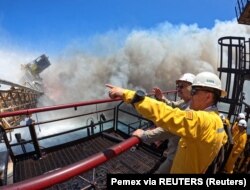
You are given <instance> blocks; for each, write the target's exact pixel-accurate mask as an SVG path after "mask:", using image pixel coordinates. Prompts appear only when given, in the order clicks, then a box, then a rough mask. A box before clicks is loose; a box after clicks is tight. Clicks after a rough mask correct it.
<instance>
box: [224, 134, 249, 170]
mask: <svg viewBox="0 0 250 190" xmlns="http://www.w3.org/2000/svg"><path fill="white" fill-rule="evenodd" d="M233 142H234V145H233V148H232V151H231V153H230V156H229V158H228V160H227V163H226V165H225V171H226V172H227V173H233V170H234V165H235V162H236V161H237V159H238V158H239V156H240V154H241V153H242V151H243V150H244V148H245V146H246V142H247V132H246V130H244V131H242V132H240V131H239V130H235V132H234V133H233Z"/></svg>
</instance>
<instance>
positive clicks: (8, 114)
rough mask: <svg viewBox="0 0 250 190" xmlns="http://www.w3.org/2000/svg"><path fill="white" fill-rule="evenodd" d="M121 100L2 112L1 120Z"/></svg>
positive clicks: (174, 91) (113, 100)
mask: <svg viewBox="0 0 250 190" xmlns="http://www.w3.org/2000/svg"><path fill="white" fill-rule="evenodd" d="M176 92H177V90H169V91H163V93H164V94H167V93H176ZM148 95H150V96H152V95H154V94H152V93H151V94H148ZM121 100H122V99H121V98H116V99H109V98H108V99H102V100H93V101H85V102H77V103H71V104H63V105H55V106H48V107H41V108H32V109H26V110H17V111H12V112H2V113H0V118H4V117H11V116H17V115H30V114H33V113H39V112H46V111H53V110H59V109H66V108H75V107H80V106H88V105H93V104H101V103H108V102H115V101H121Z"/></svg>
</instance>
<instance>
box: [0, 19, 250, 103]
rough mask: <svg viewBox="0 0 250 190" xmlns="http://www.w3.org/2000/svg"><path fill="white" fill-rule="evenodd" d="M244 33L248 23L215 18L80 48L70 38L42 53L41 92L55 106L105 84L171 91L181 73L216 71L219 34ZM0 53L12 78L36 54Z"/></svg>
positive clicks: (105, 38) (89, 95)
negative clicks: (209, 23)
mask: <svg viewBox="0 0 250 190" xmlns="http://www.w3.org/2000/svg"><path fill="white" fill-rule="evenodd" d="M249 33H250V27H249V26H245V25H240V24H238V23H237V22H236V20H232V21H223V22H222V21H219V20H217V21H215V25H214V27H213V28H212V29H207V28H199V27H198V26H197V24H193V25H185V24H182V25H172V24H171V23H168V22H165V23H161V24H159V25H158V26H157V27H155V28H151V29H145V30H143V29H140V30H139V29H137V30H132V31H123V30H118V31H111V32H108V33H106V34H103V35H99V36H95V37H93V38H92V39H88V40H86V43H87V44H86V43H85V44H84V45H82V46H81V45H79V44H80V43H77V42H76V41H75V42H74V43H72V44H69V45H68V46H67V47H65V51H64V52H63V53H61V54H60V55H49V53H47V56H49V59H50V61H51V63H52V65H51V66H50V67H49V68H48V69H46V70H45V71H44V72H43V73H42V74H41V77H42V78H43V82H44V84H45V93H46V96H48V97H49V98H50V99H52V100H53V103H54V104H55V103H56V104H61V103H70V102H75V101H84V100H91V99H100V98H106V97H107V94H106V89H105V86H104V84H105V83H111V84H114V85H119V86H122V87H125V88H134V89H135V88H143V89H145V90H146V91H150V90H151V89H152V88H153V87H154V86H159V87H160V88H162V89H165V90H167V89H173V88H175V80H176V79H178V77H179V76H180V75H181V74H183V73H184V72H191V73H194V74H197V73H199V72H201V71H212V72H215V73H216V71H217V66H218V64H219V57H220V55H219V53H220V51H219V45H218V39H219V38H220V37H223V36H241V37H248V36H249ZM81 43H84V42H81ZM8 47H10V46H8ZM20 49H21V48H20ZM42 53H44V52H41V53H40V54H42ZM0 56H1V59H0V65H1V68H2V71H3V72H2V74H1V77H0V78H2V79H4V80H10V81H13V80H15V81H13V82H17V81H16V80H18V76H19V75H20V74H19V71H20V65H21V64H26V63H28V62H30V61H31V60H33V59H34V58H36V57H38V56H39V54H37V53H35V52H24V51H21V50H17V47H15V49H10V48H9V49H4V48H3V47H1V48H0ZM13 76H14V77H13ZM248 94H249V93H247V96H249V95H248ZM45 99H46V98H43V99H41V100H45ZM50 103H52V102H41V104H42V105H47V104H50Z"/></svg>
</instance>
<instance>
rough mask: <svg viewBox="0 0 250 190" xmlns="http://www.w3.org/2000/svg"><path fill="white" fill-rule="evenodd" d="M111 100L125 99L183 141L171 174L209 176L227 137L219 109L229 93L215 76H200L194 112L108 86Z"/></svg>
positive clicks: (195, 87)
mask: <svg viewBox="0 0 250 190" xmlns="http://www.w3.org/2000/svg"><path fill="white" fill-rule="evenodd" d="M106 86H107V87H108V88H110V89H109V96H110V98H117V97H119V98H123V100H124V101H125V102H126V103H131V104H132V105H133V106H134V107H135V108H136V110H137V111H138V112H139V113H140V114H142V116H144V117H145V118H147V119H149V120H151V121H153V122H154V123H155V125H156V126H161V127H162V128H163V129H164V130H166V131H169V132H171V133H173V134H176V135H178V136H180V137H181V139H180V141H179V145H178V149H177V152H176V155H175V158H174V161H173V165H172V168H171V172H170V173H205V172H206V170H207V168H208V166H209V165H210V164H211V163H212V161H213V160H214V159H215V158H216V156H217V154H218V152H219V150H220V148H221V147H222V146H223V143H225V142H226V139H227V136H226V133H225V131H224V128H223V123H222V121H221V118H220V117H219V114H218V110H217V107H216V104H217V101H218V100H219V97H220V96H225V95H226V92H225V91H224V90H222V88H221V81H220V79H219V78H218V76H217V75H215V74H214V73H211V72H202V73H199V74H198V75H197V76H196V77H195V79H194V82H193V84H192V99H191V105H190V109H191V110H185V111H184V110H180V109H178V108H172V107H171V106H168V105H166V104H165V103H163V102H160V101H157V100H155V99H152V98H149V97H145V94H143V92H142V91H137V92H135V91H131V90H128V89H123V88H120V87H117V86H113V85H110V84H106Z"/></svg>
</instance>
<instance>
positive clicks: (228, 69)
mask: <svg viewBox="0 0 250 190" xmlns="http://www.w3.org/2000/svg"><path fill="white" fill-rule="evenodd" d="M235 11H236V15H237V20H238V23H239V24H247V25H250V1H249V0H237V6H236V7H235ZM249 40H250V39H249V38H248V39H246V38H245V37H234V36H226V37H222V38H220V39H219V40H218V43H219V45H220V55H221V56H220V65H219V67H218V71H219V76H220V78H221V79H223V81H225V90H226V91H227V92H228V95H227V96H226V97H225V98H223V99H222V100H221V102H222V104H224V108H225V110H222V112H224V113H225V114H227V117H228V119H230V121H231V122H234V121H235V119H236V118H237V115H238V114H239V113H240V112H245V114H246V120H248V119H249V114H250V105H249V104H247V103H246V102H245V101H246V97H245V92H244V85H245V83H246V81H249V80H250V41H249Z"/></svg>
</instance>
